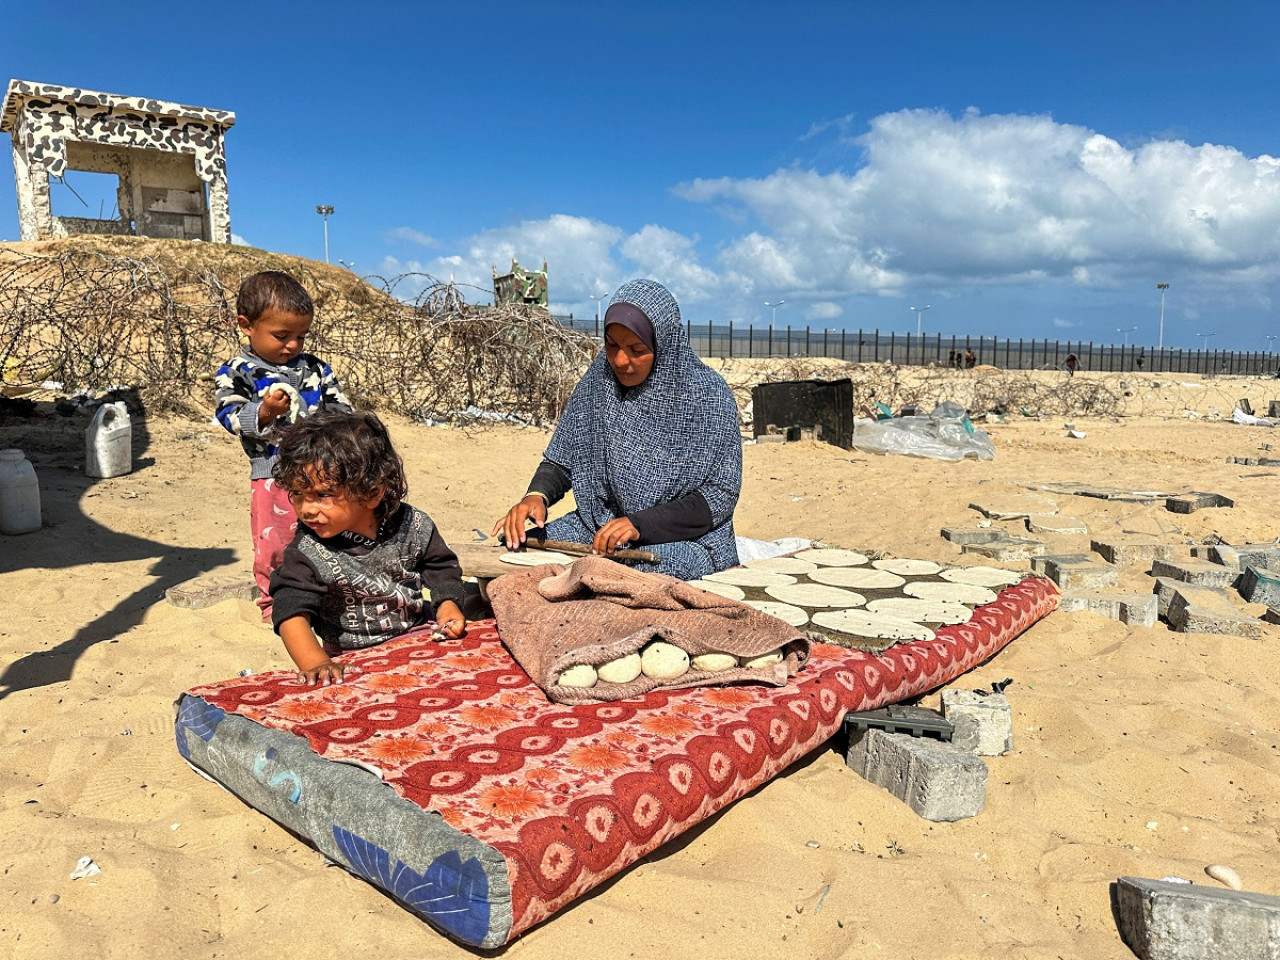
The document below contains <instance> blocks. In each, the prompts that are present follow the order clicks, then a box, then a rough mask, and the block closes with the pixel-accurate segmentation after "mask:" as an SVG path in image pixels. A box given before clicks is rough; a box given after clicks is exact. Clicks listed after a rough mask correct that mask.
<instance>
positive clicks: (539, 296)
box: [492, 258, 547, 309]
mask: <svg viewBox="0 0 1280 960" xmlns="http://www.w3.org/2000/svg"><path fill="white" fill-rule="evenodd" d="M492 269H493V305H494V306H495V307H498V306H502V305H503V304H506V303H515V304H524V305H526V306H531V307H542V308H543V309H546V306H547V261H545V260H543V261H542V269H541V270H526V269H524V268H523V267H522V266H520V264H519V263H517V262H516V260H515V258H512V260H511V271H510V272H509V273H504V274H502V276H498V268H497V267H493V268H492Z"/></svg>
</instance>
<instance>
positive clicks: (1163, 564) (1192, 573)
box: [1151, 559, 1239, 590]
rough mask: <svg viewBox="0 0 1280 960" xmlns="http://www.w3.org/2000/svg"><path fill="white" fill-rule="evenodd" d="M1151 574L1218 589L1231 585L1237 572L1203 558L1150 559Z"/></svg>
mask: <svg viewBox="0 0 1280 960" xmlns="http://www.w3.org/2000/svg"><path fill="white" fill-rule="evenodd" d="M1151 575H1152V576H1153V577H1166V578H1168V579H1170V580H1180V581H1182V582H1183V583H1190V584H1194V585H1195V586H1197V587H1208V588H1210V589H1211V590H1220V589H1223V588H1225V587H1230V586H1233V585H1234V584H1235V582H1236V578H1237V577H1238V576H1239V574H1238V573H1237V572H1236V571H1235V570H1233V569H1231V568H1230V567H1224V566H1223V565H1222V564H1220V563H1209V562H1208V561H1205V560H1160V559H1156V560H1152V561H1151Z"/></svg>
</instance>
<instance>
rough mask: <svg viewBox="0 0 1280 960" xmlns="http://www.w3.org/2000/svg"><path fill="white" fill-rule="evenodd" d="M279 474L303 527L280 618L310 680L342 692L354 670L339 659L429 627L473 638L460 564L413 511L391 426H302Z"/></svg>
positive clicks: (282, 573)
mask: <svg viewBox="0 0 1280 960" xmlns="http://www.w3.org/2000/svg"><path fill="white" fill-rule="evenodd" d="M272 472H273V475H274V477H275V480H276V482H277V483H279V484H280V486H282V487H283V488H284V489H286V490H288V491H289V499H290V500H291V501H292V503H293V508H294V510H296V511H297V514H298V520H299V521H301V522H300V524H299V526H298V532H297V533H296V534H295V535H294V538H293V542H292V543H290V544H289V546H288V547H287V548H286V549H285V551H284V559H283V560H282V561H281V563H280V566H279V568H277V570H276V572H275V573H274V574H273V575H272V577H271V594H272V598H273V600H274V601H275V606H274V609H273V611H272V619H273V622H274V624H275V628H276V632H277V633H278V634H280V639H281V640H283V641H284V646H285V649H286V650H288V651H289V656H291V657H292V658H293V662H294V663H295V664H297V667H298V679H299V680H305V681H306V682H307V683H308V684H315V683H316V682H320V683H324V684H329V683H339V682H341V681H342V676H343V673H344V671H346V670H350V669H352V668H351V667H349V666H347V665H346V664H343V663H339V662H335V661H334V660H332V659H330V658H331V656H332V655H334V654H337V653H339V652H340V651H343V650H358V649H360V648H363V647H371V646H374V645H375V644H379V643H383V642H385V641H387V640H390V639H391V638H392V637H396V636H399V635H400V634H402V633H405V632H406V631H408V630H411V629H412V628H414V627H416V626H418V625H420V624H422V623H425V622H427V621H428V620H432V619H434V620H435V621H436V623H437V624H438V625H439V628H440V631H441V632H442V633H443V634H444V635H445V636H446V637H449V638H451V639H457V638H458V637H461V636H462V635H463V634H464V633H465V632H466V629H467V621H466V618H465V617H463V615H462V609H461V604H462V599H463V588H462V569H461V567H459V565H458V558H457V557H456V556H454V554H453V551H452V550H450V549H449V547H448V545H447V544H446V543H445V542H444V539H443V538H442V537H441V536H440V531H438V530H437V529H436V528H435V524H433V523H432V522H431V518H430V517H428V516H427V515H426V514H425V513H423V512H422V511H421V510H416V509H414V508H413V507H411V506H409V505H408V504H407V503H402V502H401V498H403V497H404V495H405V492H406V490H407V484H406V482H405V477H404V464H403V463H402V462H401V460H400V455H399V454H398V453H396V451H395V448H394V447H393V446H392V445H391V437H390V436H388V434H387V428H386V427H384V426H383V425H382V421H381V420H379V419H378V418H377V417H375V416H374V415H373V414H371V413H366V414H355V413H322V414H318V415H317V416H314V417H309V418H307V419H306V420H302V421H300V422H298V423H296V424H294V425H293V426H292V427H290V428H289V430H288V431H287V432H286V433H285V435H284V438H283V439H282V441H281V443H280V452H279V456H278V459H277V460H276V463H275V466H274V467H273V468H272ZM433 614H434V615H433ZM317 636H318V637H319V639H318V640H317ZM322 644H323V646H322Z"/></svg>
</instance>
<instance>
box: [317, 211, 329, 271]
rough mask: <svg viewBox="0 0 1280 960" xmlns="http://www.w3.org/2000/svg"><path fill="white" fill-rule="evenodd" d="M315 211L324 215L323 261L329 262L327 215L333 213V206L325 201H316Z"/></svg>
mask: <svg viewBox="0 0 1280 960" xmlns="http://www.w3.org/2000/svg"><path fill="white" fill-rule="evenodd" d="M316 213H318V214H320V216H322V217H324V262H325V263H328V262H329V215H330V214H332V213H333V207H332V206H331V205H329V204H327V203H317V204H316Z"/></svg>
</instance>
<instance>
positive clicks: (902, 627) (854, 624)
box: [813, 610, 934, 640]
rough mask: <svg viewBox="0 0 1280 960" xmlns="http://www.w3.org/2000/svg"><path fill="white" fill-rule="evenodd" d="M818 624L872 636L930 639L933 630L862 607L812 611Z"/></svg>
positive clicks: (872, 637) (898, 638)
mask: <svg viewBox="0 0 1280 960" xmlns="http://www.w3.org/2000/svg"><path fill="white" fill-rule="evenodd" d="M813 622H814V623H815V624H817V625H818V626H820V627H825V628H826V629H828V630H834V631H836V632H837V633H847V634H849V635H850V636H853V637H866V638H868V639H872V640H932V639H933V637H934V633H933V631H932V630H930V629H929V628H928V627H922V626H921V625H920V624H918V623H913V622H912V621H910V620H903V619H901V618H900V617H890V616H886V615H885V614H883V613H870V612H868V611H866V610H823V611H821V612H820V613H815V614H814V615H813Z"/></svg>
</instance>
